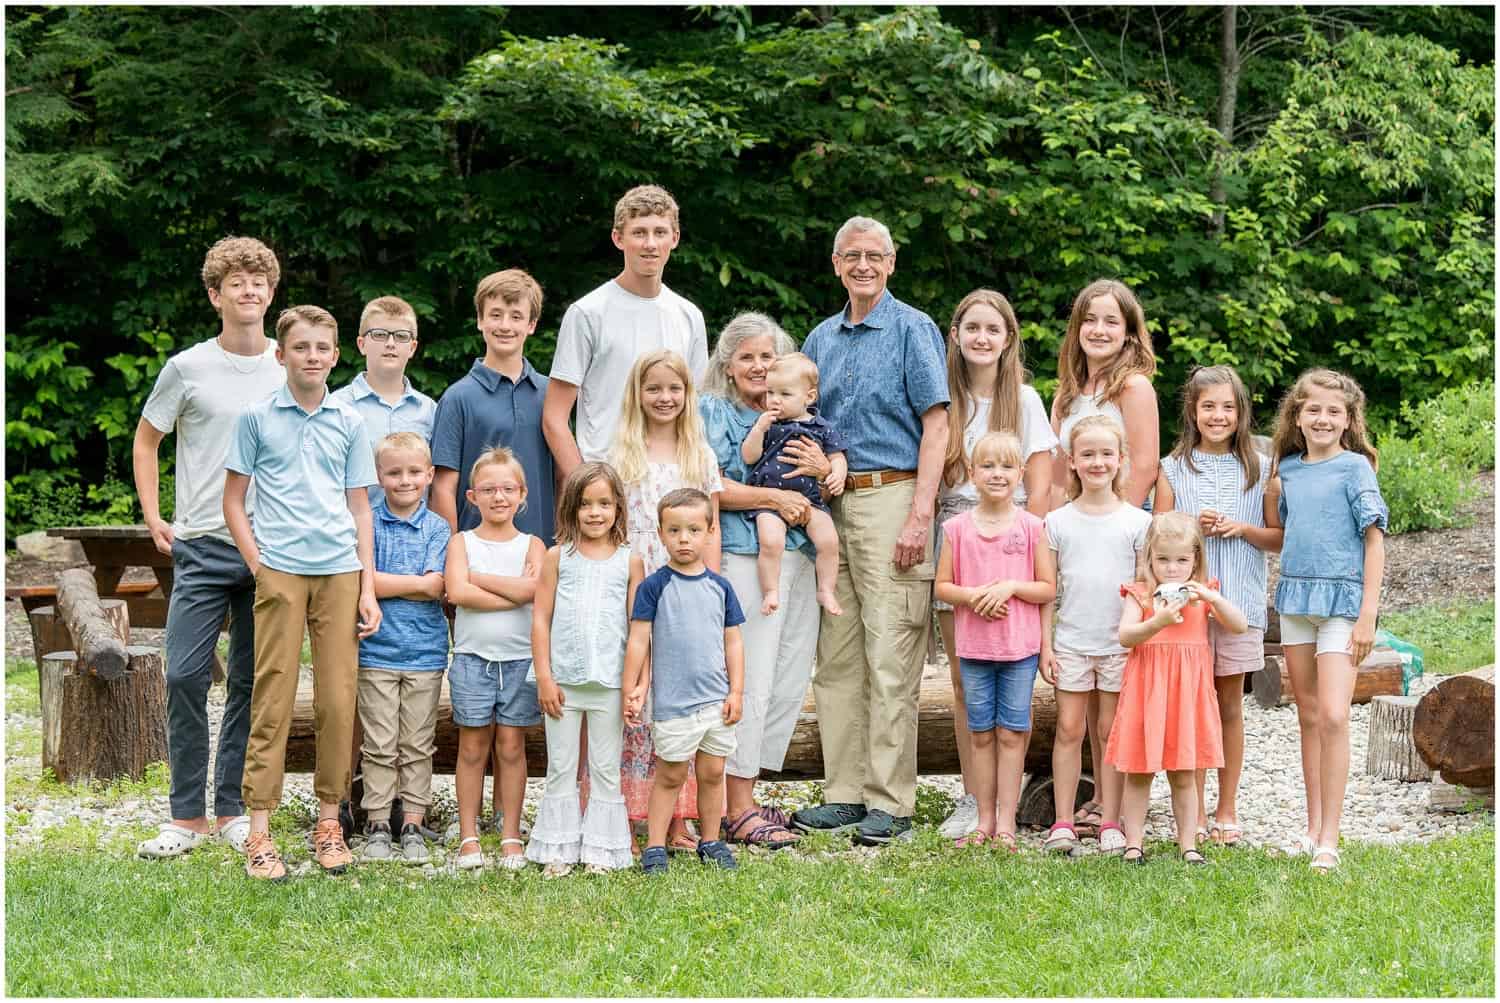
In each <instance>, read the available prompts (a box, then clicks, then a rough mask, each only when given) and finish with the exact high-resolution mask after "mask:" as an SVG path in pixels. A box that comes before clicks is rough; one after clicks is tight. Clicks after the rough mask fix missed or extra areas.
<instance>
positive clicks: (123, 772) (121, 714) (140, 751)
mask: <svg viewBox="0 0 1500 1003" xmlns="http://www.w3.org/2000/svg"><path fill="white" fill-rule="evenodd" d="M127 656H128V657H127V661H126V670H125V672H124V673H122V674H121V675H120V677H119V678H117V679H101V678H99V677H97V676H94V675H90V674H88V673H86V672H83V671H81V670H80V667H79V661H80V660H79V658H78V656H77V654H76V653H74V652H71V651H59V652H51V653H49V654H47V655H45V656H43V658H42V685H41V697H42V765H43V766H44V767H47V768H49V769H51V770H52V773H53V775H54V776H56V777H57V779H59V780H62V781H64V782H69V783H71V782H74V781H78V780H114V779H116V778H119V777H131V778H133V779H136V780H139V779H141V778H142V777H143V776H145V773H146V767H147V766H149V765H150V764H152V763H156V762H164V761H165V760H166V758H167V679H166V674H165V673H164V672H163V671H162V657H161V652H160V651H158V650H157V649H156V648H148V647H145V646H137V645H132V646H131V647H130V648H128V649H127Z"/></svg>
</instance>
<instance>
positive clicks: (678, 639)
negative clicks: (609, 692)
mask: <svg viewBox="0 0 1500 1003" xmlns="http://www.w3.org/2000/svg"><path fill="white" fill-rule="evenodd" d="M656 513H657V525H658V526H659V527H660V528H659V529H658V531H657V532H658V533H659V534H660V536H661V542H662V543H663V544H664V545H665V546H666V548H667V555H668V557H667V563H666V564H665V565H663V566H662V567H661V568H659V569H657V571H656V572H655V573H654V574H652V575H650V576H649V577H648V578H647V579H646V580H645V581H643V582H641V584H640V587H639V588H637V589H636V593H635V608H634V609H633V610H631V613H630V621H631V622H630V640H629V642H628V644H627V646H626V649H625V678H624V699H625V720H626V721H627V722H628V723H630V724H632V725H634V724H639V723H640V721H641V718H642V714H643V711H644V704H645V701H646V686H647V683H648V681H649V684H650V687H651V741H652V743H653V744H654V745H655V747H656V780H655V782H654V783H653V784H652V787H651V803H650V805H649V806H648V807H647V809H646V824H647V828H648V831H649V835H648V836H647V838H646V849H645V851H644V852H643V853H642V854H641V869H642V870H643V871H645V872H646V873H648V874H660V873H663V872H665V871H666V869H667V847H666V841H667V828H668V826H669V825H670V824H671V822H672V808H673V806H674V805H676V803H677V792H678V791H679V790H680V789H681V788H682V785H683V783H684V781H686V780H687V770H688V760H689V759H694V762H695V764H696V766H697V774H698V804H699V810H698V815H699V823H700V824H701V825H702V827H703V832H702V836H703V839H702V842H700V843H699V844H698V857H699V859H700V860H703V861H705V862H709V861H711V862H713V863H715V864H718V865H719V866H720V867H722V868H723V869H724V870H726V871H732V870H734V869H735V866H736V864H735V861H734V854H733V853H731V852H730V850H729V847H728V846H727V845H726V844H725V843H724V841H723V840H722V839H720V838H719V820H720V819H719V816H720V812H719V807H718V806H720V805H722V804H723V803H724V757H726V756H728V755H729V754H730V753H731V752H733V751H734V747H735V737H734V725H735V723H736V722H738V721H739V719H740V709H741V705H742V702H743V699H744V693H745V649H744V642H743V640H742V639H741V638H740V626H739V625H740V624H742V623H744V622H745V614H744V613H743V612H742V611H741V610H740V603H739V599H738V598H736V596H735V594H734V587H733V586H731V585H730V584H729V583H728V582H727V581H725V580H724V579H723V578H721V577H719V576H718V575H716V574H714V573H713V572H712V571H710V570H708V568H707V567H705V566H704V564H703V549H704V545H705V544H706V543H707V542H708V532H709V519H710V517H711V514H712V509H711V507H710V503H709V500H708V495H706V494H704V493H703V492H702V491H699V490H697V489H695V488H678V489H677V490H676V491H671V492H669V493H668V494H667V496H666V497H665V498H663V499H662V500H661V503H660V504H658V505H657V507H656ZM648 654H649V656H650V664H649V665H648V664H647V656H648ZM703 805H711V806H713V807H712V808H710V809H708V810H704V808H703V807H702V806H703Z"/></svg>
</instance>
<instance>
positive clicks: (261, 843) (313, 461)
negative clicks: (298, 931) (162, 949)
mask: <svg viewBox="0 0 1500 1003" xmlns="http://www.w3.org/2000/svg"><path fill="white" fill-rule="evenodd" d="M338 357H339V348H338V323H337V322H336V321H335V320H334V319H333V315H332V314H330V313H329V312H328V311H327V310H324V309H322V308H320V307H315V306H294V307H288V308H287V309H285V310H283V311H282V312H281V316H280V317H279V318H277V320H276V361H278V362H280V363H281V364H282V365H283V366H284V367H285V368H286V385H285V386H284V387H282V388H281V389H280V390H278V391H276V393H275V394H273V395H271V396H270V397H267V398H266V399H265V400H263V401H259V402H257V403H255V404H252V405H250V406H249V407H248V408H246V409H245V410H244V411H242V412H240V416H239V417H238V418H237V419H236V420H235V425H234V437H233V439H232V440H231V441H230V445H229V456H228V458H227V459H226V460H225V463H224V465H225V468H226V474H225V477H224V521H225V523H227V524H228V526H229V532H230V535H231V536H233V537H234V544H235V546H236V547H238V548H239V551H240V556H242V557H243V558H244V559H245V564H246V565H247V566H248V567H249V568H250V571H251V573H252V574H254V575H255V688H254V690H253V691H252V692H251V696H250V740H249V742H248V744H247V745H246V747H245V780H244V791H245V803H246V805H247V806H248V807H249V809H250V835H249V837H248V838H247V839H246V841H245V873H247V874H249V875H250V876H251V877H252V878H260V879H268V880H272V881H280V880H282V879H284V878H285V877H286V867H285V866H284V865H283V864H282V862H281V857H280V856H279V855H278V854H277V852H276V845H275V844H274V843H273V842H272V841H271V831H270V822H271V812H272V811H274V810H275V809H276V806H277V805H278V804H279V803H280V801H281V784H282V780H283V779H284V776H285V770H286V739H287V732H288V731H290V730H291V724H292V708H293V705H294V704H295V703H296V700H297V676H298V671H299V667H300V663H301V660H302V657H301V656H302V631H303V628H304V627H306V628H307V630H308V633H309V634H310V635H311V638H312V654H313V676H314V679H315V680H316V686H315V689H314V693H315V694H316V695H315V697H314V699H313V710H314V715H315V720H316V722H317V724H316V729H317V734H316V741H317V767H316V770H315V772H314V775H313V791H314V793H315V794H316V795H317V798H318V824H317V826H316V828H314V830H313V845H314V853H315V856H316V857H317V861H318V864H319V866H321V867H322V868H323V869H324V870H325V871H327V872H329V873H332V874H338V873H342V872H343V871H344V869H345V868H346V867H348V866H349V862H350V856H349V848H348V847H347V846H346V845H344V835H343V831H342V830H341V829H340V828H339V799H340V798H342V797H344V796H345V795H346V794H347V792H348V790H349V780H350V776H349V774H350V769H351V762H350V761H351V759H352V758H353V745H354V699H355V692H356V666H357V664H358V655H359V652H358V649H357V647H356V645H355V638H356V637H359V638H365V637H369V636H370V635H371V634H374V633H375V631H377V630H379V629H380V617H381V612H380V604H379V603H378V602H377V601H376V599H375V569H374V545H373V541H372V539H371V535H372V534H371V528H370V496H369V494H368V493H367V491H366V489H367V488H368V487H369V486H370V485H371V484H374V483H375V460H374V457H373V456H372V455H371V454H370V443H369V440H368V439H366V438H365V423H364V419H362V418H361V417H360V416H359V412H358V411H355V410H354V408H352V407H350V406H349V405H348V404H347V403H345V402H344V401H341V400H338V399H337V398H335V397H334V396H333V395H332V394H331V393H329V392H328V374H329V372H330V371H332V369H333V366H334V363H336V362H337V361H338ZM251 478H254V480H255V498H256V507H255V524H254V528H253V529H252V528H251V523H250V518H249V516H247V515H246V513H245V495H246V492H247V491H248V490H249V488H250V481H251Z"/></svg>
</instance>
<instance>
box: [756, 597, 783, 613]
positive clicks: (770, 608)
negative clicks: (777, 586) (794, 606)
mask: <svg viewBox="0 0 1500 1003" xmlns="http://www.w3.org/2000/svg"><path fill="white" fill-rule="evenodd" d="M780 607H781V596H780V595H778V594H777V593H775V592H767V593H765V594H764V595H762V596H761V597H760V615H761V616H770V615H771V614H772V613H774V612H776V610H777V609H779V608H780Z"/></svg>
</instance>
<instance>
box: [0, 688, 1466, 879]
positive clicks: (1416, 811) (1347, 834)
mask: <svg viewBox="0 0 1500 1003" xmlns="http://www.w3.org/2000/svg"><path fill="white" fill-rule="evenodd" d="M304 671H306V670H304ZM1442 678H1443V677H1441V676H1426V677H1423V678H1422V679H1419V680H1417V682H1416V684H1415V686H1414V689H1413V693H1414V694H1420V693H1422V692H1425V691H1426V690H1427V689H1428V688H1430V687H1431V686H1433V685H1436V683H1437V682H1438V681H1440V680H1441V679H1442ZM223 694H224V691H223V688H222V687H214V688H213V689H212V690H211V691H210V704H209V723H210V730H211V733H212V735H213V736H214V739H215V740H217V733H218V725H219V719H220V717H221V716H222V714H223V699H224V696H223ZM1369 719H1370V708H1369V705H1357V706H1355V707H1354V708H1353V709H1352V712H1351V720H1350V736H1351V750H1350V762H1351V764H1352V766H1351V770H1350V778H1349V788H1348V793H1347V794H1346V796H1345V802H1344V803H1345V810H1344V838H1345V839H1346V840H1350V841H1356V842H1370V843H1386V844H1394V843H1405V842H1413V841H1420V840H1430V839H1434V838H1437V837H1440V836H1449V835H1454V834H1456V833H1459V832H1464V831H1468V830H1470V829H1475V828H1480V827H1484V826H1489V825H1492V824H1493V818H1494V816H1493V815H1492V814H1491V813H1488V812H1473V813H1468V814H1457V815H1455V814H1441V813H1436V812H1433V811H1430V810H1429V809H1428V807H1427V797H1428V791H1429V789H1430V788H1431V786H1432V785H1431V784H1429V783H1402V782H1399V781H1394V780H1381V779H1378V778H1375V777H1370V776H1367V775H1366V774H1365V772H1364V762H1365V743H1366V739H1367V737H1368V733H1369ZM1245 724H1246V733H1247V734H1246V749H1247V751H1246V757H1245V758H1246V767H1245V775H1244V778H1243V780H1242V782H1241V789H1240V799H1239V800H1240V806H1239V807H1240V825H1241V826H1242V828H1243V830H1244V831H1243V836H1242V839H1243V842H1244V843H1245V844H1246V845H1248V846H1260V847H1280V846H1283V845H1285V843H1286V842H1287V840H1288V838H1289V836H1290V835H1291V834H1293V833H1295V832H1298V831H1301V824H1302V819H1303V817H1304V816H1303V800H1302V784H1301V758H1300V751H1299V750H1300V745H1299V735H1298V730H1297V713H1296V708H1295V707H1292V706H1288V707H1280V708H1275V709H1266V708H1263V707H1261V706H1260V705H1259V704H1257V703H1256V702H1255V700H1254V698H1253V697H1251V696H1249V695H1246V697H1245ZM6 727H7V728H8V729H13V728H20V727H27V728H36V727H39V722H38V721H37V720H36V719H35V718H27V717H24V716H22V715H18V714H14V713H11V714H9V715H8V716H7V719H6ZM6 770H7V773H8V774H9V775H10V776H12V777H14V776H17V775H29V776H35V775H36V774H37V773H38V772H39V770H40V764H39V762H38V761H37V759H36V758H35V757H28V758H19V759H12V760H9V761H8V762H7V763H6ZM210 775H212V769H211V768H210ZM922 783H923V784H928V785H932V786H934V787H937V788H940V789H942V790H944V791H945V792H947V793H949V794H951V795H953V796H955V797H956V796H957V795H958V794H960V793H962V787H961V785H960V783H959V780H958V778H957V777H956V776H929V777H923V778H922ZM486 786H487V787H488V784H487V785H486ZM541 787H542V783H541V781H540V780H537V779H534V780H532V781H531V782H530V783H528V785H527V796H526V814H527V816H528V817H530V816H532V815H534V813H535V810H536V804H537V801H538V800H539V799H540V796H541ZM1216 787H1217V780H1216V778H1215V776H1214V775H1213V773H1210V774H1209V779H1208V803H1209V804H1210V805H1213V804H1214V802H1215V794H1216V790H1215V789H1216ZM761 789H762V795H763V797H765V798H768V799H769V800H771V801H773V802H776V803H780V804H782V805H783V806H784V807H787V808H789V809H790V808H796V807H801V806H802V805H803V804H806V803H810V802H812V801H813V800H815V798H816V787H815V785H813V784H806V783H775V784H762V785H761ZM286 798H287V800H288V801H295V802H297V803H299V804H301V805H303V806H305V807H306V808H307V809H309V810H311V809H312V808H313V807H314V798H313V794H312V777H311V775H308V774H293V775H290V776H288V777H287V783H286ZM453 805H454V800H453V778H452V777H451V776H446V777H442V776H440V777H436V778H434V811H433V813H432V818H431V819H430V820H429V825H431V826H433V828H436V829H438V830H439V831H441V830H442V828H443V827H445V826H446V824H447V822H448V821H450V820H451V812H452V806H453ZM5 811H6V830H7V833H8V837H9V840H10V842H11V844H12V845H15V846H27V845H34V844H35V843H37V842H39V841H40V840H41V838H42V836H43V834H44V833H45V832H46V831H47V830H48V829H51V828H53V827H55V826H60V825H64V824H66V823H68V822H69V821H72V820H77V821H79V822H83V823H86V824H95V823H97V824H100V825H102V826H103V829H104V839H103V840H102V842H103V843H104V844H105V845H115V844H116V839H115V838H114V837H115V836H116V835H117V834H118V835H119V836H122V837H123V836H127V835H128V836H131V837H132V838H144V837H145V836H147V835H149V834H150V832H151V831H152V830H153V829H154V827H155V825H156V824H157V823H158V822H161V821H164V820H165V819H166V818H167V811H168V803H167V798H166V796H165V795H158V796H148V797H139V798H127V799H124V800H120V801H117V802H115V803H104V802H103V801H102V800H101V799H98V798H94V797H88V796H84V797H54V796H49V795H42V796H38V797H35V798H21V797H17V796H15V795H12V798H11V800H10V802H9V803H8V804H7V805H6V807H5ZM1021 838H1022V843H1023V845H1025V846H1027V847H1031V848H1039V847H1040V846H1041V842H1042V839H1043V833H1041V832H1031V833H1022V837H1021ZM1147 838H1148V839H1171V838H1173V823H1172V816H1171V807H1170V803H1169V800H1168V790H1167V783H1166V778H1165V776H1164V775H1159V776H1158V777H1157V779H1156V781H1155V783H1154V784H1153V786H1152V802H1151V810H1150V815H1149V817H1148V833H1147ZM866 849H868V848H860V849H851V850H850V851H848V852H849V853H853V854H855V855H862V854H864V852H865V850H866ZM783 852H788V851H783ZM870 852H874V851H870ZM1081 852H1082V853H1083V854H1085V855H1086V854H1089V853H1094V852H1097V843H1095V842H1094V841H1092V840H1090V841H1088V842H1085V843H1084V844H1083V848H1082V851H1081ZM794 855H795V854H794ZM820 855H821V854H820ZM434 859H435V860H436V861H438V863H439V864H440V865H441V863H442V854H441V853H438V854H435V855H434ZM427 870H428V873H434V872H435V871H436V870H437V868H436V867H430V868H428V869H427Z"/></svg>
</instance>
